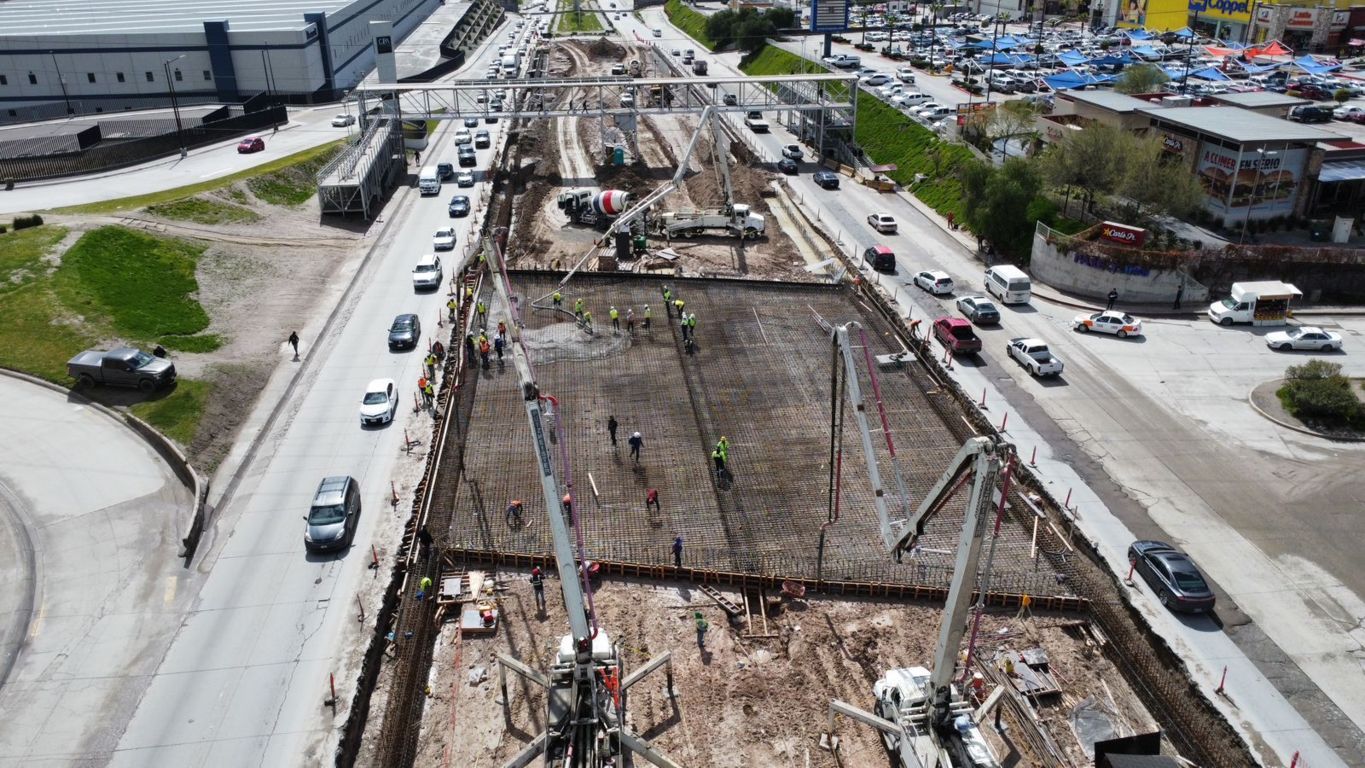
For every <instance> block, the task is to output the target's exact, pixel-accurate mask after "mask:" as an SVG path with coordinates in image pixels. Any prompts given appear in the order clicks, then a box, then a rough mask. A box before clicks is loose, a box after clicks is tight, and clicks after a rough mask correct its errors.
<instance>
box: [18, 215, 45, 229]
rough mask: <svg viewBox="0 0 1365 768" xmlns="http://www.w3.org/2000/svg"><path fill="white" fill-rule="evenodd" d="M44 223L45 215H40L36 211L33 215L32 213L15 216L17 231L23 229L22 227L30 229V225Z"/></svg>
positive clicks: (35, 225)
mask: <svg viewBox="0 0 1365 768" xmlns="http://www.w3.org/2000/svg"><path fill="white" fill-rule="evenodd" d="M42 225H43V217H42V216H39V215H38V214H36V213H35V214H33V215H31V216H15V217H14V229H15V231H18V230H21V229H28V228H29V227H41V226H42Z"/></svg>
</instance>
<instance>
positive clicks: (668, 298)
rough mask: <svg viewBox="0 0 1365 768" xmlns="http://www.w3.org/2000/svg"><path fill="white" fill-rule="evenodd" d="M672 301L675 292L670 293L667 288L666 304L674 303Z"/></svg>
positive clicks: (665, 290)
mask: <svg viewBox="0 0 1365 768" xmlns="http://www.w3.org/2000/svg"><path fill="white" fill-rule="evenodd" d="M672 300H673V292H672V291H670V290H668V289H667V288H665V289H664V303H668V302H670V301H672Z"/></svg>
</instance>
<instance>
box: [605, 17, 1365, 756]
mask: <svg viewBox="0 0 1365 768" xmlns="http://www.w3.org/2000/svg"><path fill="white" fill-rule="evenodd" d="M642 15H643V16H644V19H645V23H644V24H639V23H638V22H636V23H635V24H636V26H637V30H636V31H638V32H639V34H640V35H641V36H642V38H643V39H645V40H646V41H649V42H654V43H656V44H658V45H659V46H661V47H664V48H672V47H679V46H681V47H693V48H696V46H695V43H693V42H692V41H691V40H690V39H689V38H686V37H685V36H684V35H683V34H682V33H681V32H680V31H678V30H676V29H675V28H673V27H671V26H669V25H668V24H667V20H666V18H665V16H664V13H663V11H662V9H658V8H649V9H646V10H645V11H643V14H642ZM627 18H628V19H632V17H627ZM632 20H633V19H632ZM620 24H621V25H622V26H623V27H627V25H628V24H629V22H621V23H620ZM651 26H658V27H660V28H662V29H663V30H664V34H663V36H662V37H661V38H650V36H649V35H650V33H649V31H648V29H647V27H651ZM627 31H628V33H629V31H630V30H629V29H628V30H627ZM699 55H700V56H701V57H702V58H706V59H707V60H709V61H710V62H711V71H712V72H713V73H716V74H722V73H725V74H728V73H731V72H737V69H736V64H737V57H736V56H734V55H733V54H721V55H716V54H709V53H702V52H701V51H700V50H699ZM939 80H942V79H941V78H940V79H939ZM921 90H925V89H924V88H921ZM953 90H954V91H955V92H957V93H959V94H961V92H958V91H956V89H953ZM961 95H962V97H963V99H962V100H965V94H961ZM768 117H769V122H770V123H774V128H773V131H774V132H773V133H772V134H769V135H767V136H763V135H758V136H754V137H753V138H754V139H755V140H756V142H757V143H758V144H759V145H760V146H762V147H764V148H765V149H766V152H767V155H768V156H769V157H770V158H774V159H775V158H776V157H778V155H779V152H780V147H781V145H783V144H786V143H790V142H792V141H794V140H795V137H794V136H792V135H790V134H788V133H787V132H786V131H785V130H784V129H782V128H781V127H780V126H778V125H776V123H775V121H774V120H773V119H772V116H771V115H769V116H768ZM814 167H815V166H814V165H813V164H810V163H803V164H802V167H801V173H800V175H799V176H796V177H788V183H789V186H790V188H791V189H792V190H793V191H794V194H795V196H796V197H797V198H798V199H800V200H802V201H803V203H804V204H805V205H806V207H807V208H808V210H810V211H813V212H815V215H818V216H819V217H820V218H821V220H822V221H823V222H824V223H825V224H826V225H827V226H829V227H830V229H832V230H833V231H834V232H836V233H837V234H838V236H839V239H840V241H841V242H842V243H843V245H844V248H845V250H846V251H847V252H848V253H853V254H857V253H861V251H862V249H863V248H865V247H867V246H869V245H872V244H875V243H883V244H886V245H888V246H890V247H891V248H893V249H894V250H895V251H896V253H897V257H898V258H897V261H898V271H897V274H896V275H894V276H891V275H877V274H876V273H872V272H870V271H866V270H864V276H865V277H866V278H867V279H869V280H877V281H880V282H881V283H882V284H883V285H884V286H885V287H887V288H891V289H894V290H896V291H897V294H898V295H899V296H900V297H901V299H900V306H901V307H902V308H903V309H904V310H906V311H909V312H911V314H912V316H914V317H916V318H921V319H925V320H928V319H930V318H932V317H935V316H938V315H942V314H955V308H954V305H953V301H954V300H955V299H956V297H958V296H962V295H966V294H968V293H971V292H976V293H980V292H981V291H982V289H983V283H982V275H983V272H984V266H983V265H982V264H981V263H980V262H979V261H978V260H977V259H976V258H975V256H974V255H973V254H972V253H971V252H970V251H969V250H968V248H967V247H966V245H967V243H964V242H963V241H964V240H965V238H963V239H959V238H957V237H955V236H953V235H952V234H950V233H948V232H946V231H945V228H944V227H943V222H942V220H941V219H939V218H938V217H937V216H936V215H932V214H930V215H926V214H925V213H923V212H921V209H920V208H919V207H918V206H916V205H912V204H911V203H910V202H909V201H908V200H907V199H904V198H902V197H901V196H900V195H891V194H882V193H878V192H875V191H873V190H871V189H870V188H867V187H863V186H861V185H859V184H856V183H853V182H851V181H850V180H848V179H845V180H844V184H843V188H842V189H840V190H838V191H827V190H822V189H819V188H817V187H815V185H814V184H812V183H811V182H810V177H809V175H808V174H809V172H810V171H811V170H812V169H813V168H814ZM876 211H886V212H889V213H891V214H892V215H894V216H895V217H896V219H897V220H898V222H899V225H900V231H899V233H898V234H895V235H880V234H877V233H875V232H873V231H872V230H871V229H870V228H869V227H868V226H867V224H866V223H865V220H866V217H867V215H868V214H869V213H872V212H876ZM921 269H942V270H944V271H947V272H948V273H949V274H951V275H952V276H953V277H954V279H955V280H956V282H957V285H958V291H957V293H956V295H955V296H953V297H949V298H947V299H946V300H944V299H936V298H933V297H931V296H929V295H928V294H925V293H923V292H921V291H918V290H917V289H913V288H905V287H904V284H905V283H908V282H909V280H910V277H911V276H912V275H913V273H914V272H915V271H918V270H921ZM1120 308H1122V303H1121V302H1120ZM1197 309H1198V308H1193V310H1192V312H1191V316H1190V317H1189V318H1182V319H1171V320H1167V319H1157V320H1152V319H1148V320H1147V321H1146V324H1147V336H1146V337H1145V338H1141V339H1132V340H1119V339H1116V338H1109V337H1098V336H1094V335H1088V336H1083V335H1081V334H1077V333H1075V332H1074V331H1072V330H1070V327H1071V323H1070V321H1071V320H1072V318H1074V316H1075V315H1076V314H1077V313H1078V312H1079V310H1078V309H1075V308H1071V307H1067V306H1063V305H1061V304H1057V303H1052V302H1049V301H1047V300H1043V299H1040V298H1035V300H1034V301H1033V302H1032V303H1031V304H1030V305H1028V306H1025V307H1017V308H1008V309H1005V310H1004V312H1003V314H1004V320H1003V322H1002V324H1001V326H1000V327H999V328H994V329H981V330H979V334H980V335H981V336H982V337H983V339H984V341H985V344H986V351H985V352H984V353H983V354H982V355H981V356H980V359H979V361H976V362H973V361H969V360H959V361H958V363H957V369H956V373H955V375H956V376H957V377H958V379H959V380H960V381H962V382H963V384H964V386H966V387H967V389H968V391H972V392H977V391H982V390H983V389H985V390H989V391H990V393H989V395H988V398H989V400H990V401H991V402H993V403H996V405H995V406H993V408H994V409H993V410H992V411H991V413H993V414H996V415H1003V412H1004V410H1006V409H1007V410H1008V411H1009V412H1010V413H1011V420H1010V422H1009V425H1010V433H1009V437H1010V438H1011V439H1013V440H1015V442H1016V444H1017V445H1019V446H1021V452H1025V453H1026V454H1027V452H1028V451H1029V450H1031V448H1032V445H1039V447H1040V455H1041V456H1042V458H1041V459H1040V462H1039V463H1040V466H1044V465H1046V466H1047V467H1048V470H1049V471H1050V472H1051V474H1052V476H1054V477H1057V478H1062V477H1065V478H1066V479H1067V482H1066V483H1065V484H1061V485H1059V487H1058V488H1057V490H1056V492H1057V495H1058V496H1059V497H1061V496H1064V495H1066V493H1067V492H1068V491H1069V490H1071V489H1072V488H1073V487H1074V489H1075V490H1076V499H1077V500H1078V501H1079V502H1083V503H1082V504H1081V510H1082V517H1081V525H1082V527H1083V528H1084V529H1086V530H1087V533H1089V534H1090V535H1091V536H1092V537H1095V538H1096V539H1098V540H1099V541H1100V542H1101V546H1102V549H1103V551H1104V554H1105V556H1106V557H1107V558H1108V559H1109V561H1110V563H1111V566H1112V567H1113V568H1114V570H1115V571H1116V572H1118V573H1119V574H1120V575H1122V574H1124V573H1126V570H1127V569H1126V561H1125V554H1124V553H1125V550H1126V547H1127V545H1128V543H1130V542H1131V541H1132V539H1133V538H1135V537H1144V538H1145V537H1152V538H1166V539H1167V540H1169V541H1172V542H1174V543H1176V544H1178V545H1180V546H1182V547H1184V548H1185V549H1186V550H1187V551H1188V552H1189V553H1190V554H1191V555H1192V556H1193V557H1194V558H1195V560H1196V561H1197V562H1198V563H1200V565H1201V566H1202V568H1203V569H1204V570H1205V572H1206V573H1208V574H1209V575H1210V576H1211V577H1212V578H1213V579H1214V580H1215V582H1216V584H1217V587H1218V592H1219V596H1220V599H1221V603H1220V608H1219V611H1218V613H1219V618H1220V619H1221V623H1214V622H1212V621H1209V620H1207V619H1194V620H1183V619H1178V618H1174V617H1172V616H1171V615H1169V614H1167V613H1166V612H1165V611H1164V609H1161V607H1160V606H1159V605H1158V604H1157V603H1156V600H1155V596H1154V595H1152V594H1151V593H1150V590H1147V589H1146V587H1145V586H1140V587H1138V588H1137V589H1138V592H1139V596H1137V597H1136V601H1137V602H1138V604H1139V605H1140V606H1141V608H1142V610H1143V612H1144V613H1146V614H1147V615H1148V616H1149V618H1150V620H1151V621H1153V623H1154V625H1155V626H1157V627H1158V629H1159V631H1161V632H1162V633H1163V635H1164V636H1167V637H1171V638H1174V642H1177V644H1178V647H1179V648H1181V649H1182V650H1183V651H1184V653H1185V655H1186V658H1187V660H1188V661H1189V663H1191V665H1192V667H1193V668H1194V671H1195V675H1196V679H1197V681H1199V682H1200V683H1201V684H1203V685H1204V686H1205V688H1206V690H1211V689H1212V688H1213V687H1215V686H1216V685H1217V682H1218V678H1219V675H1220V672H1221V669H1222V667H1223V666H1224V665H1227V666H1230V667H1232V668H1233V669H1234V671H1235V672H1236V673H1237V674H1234V675H1233V679H1236V680H1238V681H1239V683H1238V686H1239V696H1237V698H1236V702H1237V705H1238V707H1239V709H1231V708H1230V709H1229V717H1230V718H1231V719H1232V720H1233V721H1234V722H1237V723H1240V724H1241V725H1242V727H1243V728H1244V730H1248V731H1254V732H1256V733H1257V734H1258V735H1259V738H1262V739H1264V740H1265V742H1266V743H1267V744H1268V745H1269V748H1270V750H1271V751H1273V752H1274V753H1275V754H1277V755H1278V758H1279V759H1280V760H1283V761H1284V762H1285V763H1286V764H1287V763H1288V761H1289V757H1290V755H1292V754H1293V752H1294V751H1296V750H1298V751H1301V752H1302V753H1303V757H1304V758H1305V759H1306V760H1307V762H1308V764H1311V765H1315V766H1316V765H1332V764H1361V763H1362V762H1365V754H1363V753H1362V752H1361V748H1362V746H1363V745H1362V742H1361V737H1360V730H1359V727H1360V725H1361V724H1362V723H1365V696H1363V693H1365V675H1363V674H1362V669H1361V666H1360V661H1359V659H1360V658H1361V657H1362V655H1365V647H1362V642H1365V636H1362V634H1361V632H1360V630H1359V626H1360V623H1361V621H1362V620H1365V603H1362V602H1361V600H1360V599H1359V597H1358V596H1359V595H1365V571H1361V569H1360V568H1359V567H1358V566H1359V554H1358V551H1359V550H1358V546H1357V544H1356V542H1358V541H1359V540H1360V539H1361V534H1362V533H1365V530H1363V529H1365V523H1362V522H1361V520H1360V518H1359V516H1357V515H1354V514H1352V513H1351V512H1350V510H1354V509H1356V508H1357V507H1358V506H1359V501H1358V499H1359V492H1358V491H1356V490H1355V489H1354V488H1353V478H1354V477H1356V476H1358V474H1359V472H1360V470H1361V469H1362V467H1365V450H1363V449H1362V448H1358V447H1356V446H1351V445H1342V444H1335V443H1329V442H1327V441H1323V440H1320V439H1317V438H1312V437H1308V436H1304V435H1300V434H1298V433H1295V432H1292V431H1289V430H1285V429H1283V428H1280V427H1278V426H1275V425H1273V424H1272V423H1270V422H1269V421H1267V420H1265V419H1264V418H1262V417H1261V416H1259V415H1258V414H1256V413H1255V412H1254V411H1253V410H1252V409H1251V408H1250V407H1249V405H1248V403H1247V400H1248V397H1249V394H1250V392H1251V390H1252V389H1253V388H1254V387H1255V386H1256V385H1257V384H1260V383H1261V382H1263V381H1266V380H1268V379H1273V378H1276V377H1278V376H1280V375H1281V374H1282V372H1283V370H1284V367H1285V366H1286V365H1289V364H1293V363H1298V362H1303V360H1305V359H1307V358H1308V357H1310V356H1309V355H1304V354H1289V355H1287V354H1285V353H1279V352H1273V351H1271V350H1269V349H1267V348H1266V347H1265V344H1264V342H1263V339H1262V338H1261V337H1262V336H1263V335H1264V331H1265V330H1266V329H1254V330H1253V329H1248V328H1239V329H1224V328H1219V327H1217V326H1214V325H1212V324H1211V323H1209V322H1208V321H1207V319H1202V318H1199V317H1195V316H1194V311H1197ZM1312 322H1315V323H1319V324H1322V325H1327V326H1329V327H1334V328H1339V329H1340V330H1341V331H1342V332H1343V333H1344V335H1346V337H1347V340H1348V341H1347V345H1348V346H1347V348H1348V351H1347V353H1346V354H1343V355H1333V356H1331V359H1332V360H1334V361H1335V362H1340V363H1342V364H1343V366H1344V369H1345V371H1346V373H1347V374H1348V375H1353V376H1362V375H1365V356H1362V355H1365V350H1362V351H1361V352H1360V353H1356V352H1355V351H1353V347H1352V342H1354V341H1357V340H1358V339H1359V338H1360V334H1362V333H1363V332H1365V321H1362V320H1361V319H1359V318H1354V317H1338V318H1331V317H1322V318H1318V317H1314V318H1313V319H1312ZM1015 336H1038V337H1040V338H1043V339H1044V340H1046V341H1047V342H1049V344H1050V345H1051V346H1052V347H1053V349H1054V351H1056V352H1057V353H1058V354H1059V356H1060V357H1061V358H1062V359H1063V360H1065V361H1066V363H1067V370H1066V372H1065V374H1064V375H1063V376H1062V377H1061V378H1060V379H1059V380H1057V381H1052V382H1046V381H1036V380H1034V379H1033V378H1032V377H1030V376H1029V375H1027V374H1026V373H1024V372H1023V371H1022V369H1020V368H1019V366H1017V365H1016V364H1014V363H1013V362H1012V361H1011V360H1009V359H1008V358H1007V356H1006V355H1005V352H1004V347H1005V342H1006V340H1007V339H1009V338H1011V337H1015ZM1006 398H1008V399H1007V400H1006ZM1020 422H1023V423H1020ZM1077 454H1079V456H1078V457H1076V458H1073V457H1075V456H1076V455H1077ZM1077 459H1081V460H1077ZM1072 464H1075V465H1077V466H1080V465H1083V464H1086V465H1089V466H1091V467H1092V471H1091V472H1089V473H1088V474H1089V476H1088V477H1085V478H1083V477H1080V476H1078V475H1077V473H1076V471H1075V470H1073V469H1072V467H1071V466H1070V465H1072ZM1087 483H1091V484H1093V485H1095V486H1096V488H1109V489H1111V490H1113V491H1117V492H1116V493H1115V492H1107V493H1103V494H1102V493H1099V492H1097V491H1096V490H1092V489H1091V488H1089V487H1087ZM1102 497H1103V498H1102ZM1249 621H1254V622H1255V624H1254V627H1250V628H1249V627H1247V626H1246V625H1247V623H1248V622H1249ZM1223 625H1226V626H1228V627H1229V631H1228V632H1227V633H1224V632H1222V631H1220V629H1221V628H1222V626H1223ZM1261 633H1264V635H1265V636H1268V637H1269V638H1270V639H1271V640H1273V642H1274V645H1276V646H1278V648H1279V649H1280V650H1281V651H1282V652H1283V656H1282V657H1280V658H1279V659H1278V660H1277V659H1276V658H1275V657H1276V656H1279V654H1276V653H1272V652H1268V651H1267V649H1266V648H1265V647H1262V646H1265V645H1268V644H1267V643H1262V642H1260V640H1261ZM1233 639H1235V640H1237V641H1238V643H1240V644H1241V645H1242V646H1245V650H1244V649H1243V648H1242V647H1239V646H1238V645H1234V644H1233V642H1232V640H1233ZM1247 653H1251V654H1253V656H1254V657H1255V658H1256V660H1257V661H1258V662H1260V663H1261V664H1262V666H1261V667H1259V668H1258V667H1257V666H1254V665H1253V664H1251V663H1250V662H1248V660H1247V657H1246V654H1247ZM1299 669H1302V673H1300V672H1299ZM1304 675H1306V676H1307V678H1309V679H1311V681H1312V682H1313V683H1314V684H1316V686H1317V687H1318V688H1319V689H1320V691H1321V692H1320V693H1319V692H1316V691H1312V690H1311V686H1309V685H1308V684H1307V681H1306V680H1303V677H1304ZM1272 680H1273V681H1275V684H1279V685H1280V686H1281V687H1283V688H1284V689H1285V690H1286V691H1288V693H1289V695H1292V696H1293V702H1292V704H1291V703H1289V702H1287V701H1286V698H1285V694H1282V693H1281V692H1280V691H1277V690H1276V689H1275V687H1274V685H1273V684H1272V682H1271V681H1272ZM1322 694H1325V695H1326V697H1324V696H1323V695H1322ZM1327 698H1330V701H1327ZM1304 718H1307V719H1308V722H1305V721H1304ZM1314 729H1316V730H1318V731H1319V732H1320V733H1321V736H1319V735H1318V734H1316V733H1314V732H1313V731H1314ZM1329 742H1330V744H1332V745H1333V746H1337V747H1338V748H1339V749H1340V750H1341V751H1340V752H1339V753H1334V752H1333V750H1332V748H1331V747H1329V746H1328V743H1329Z"/></svg>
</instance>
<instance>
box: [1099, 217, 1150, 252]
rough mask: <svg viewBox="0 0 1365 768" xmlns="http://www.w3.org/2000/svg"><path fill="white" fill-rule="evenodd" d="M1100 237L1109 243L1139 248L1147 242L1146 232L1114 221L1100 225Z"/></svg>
mask: <svg viewBox="0 0 1365 768" xmlns="http://www.w3.org/2000/svg"><path fill="white" fill-rule="evenodd" d="M1100 237H1102V238H1104V239H1105V240H1108V241H1109V242H1111V243H1118V244H1119V245H1127V246H1131V247H1133V248H1141V247H1142V244H1143V243H1145V242H1147V230H1145V229H1143V228H1141V227H1130V226H1128V225H1127V224H1120V223H1118V222H1116V221H1106V222H1104V223H1102V224H1100Z"/></svg>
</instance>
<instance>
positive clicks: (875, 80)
mask: <svg viewBox="0 0 1365 768" xmlns="http://www.w3.org/2000/svg"><path fill="white" fill-rule="evenodd" d="M860 79H861V80H862V83H863V85H866V86H869V87H876V86H879V85H886V84H887V83H889V82H891V76H890V75H888V74H886V73H885V72H878V73H876V74H873V75H865V76H864V77H862V78H860Z"/></svg>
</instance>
